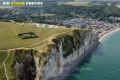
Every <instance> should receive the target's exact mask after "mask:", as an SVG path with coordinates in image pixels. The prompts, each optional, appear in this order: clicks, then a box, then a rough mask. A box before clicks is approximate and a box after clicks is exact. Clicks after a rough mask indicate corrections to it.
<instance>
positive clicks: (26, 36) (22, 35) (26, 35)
mask: <svg viewBox="0 0 120 80" xmlns="http://www.w3.org/2000/svg"><path fill="white" fill-rule="evenodd" d="M18 36H19V37H20V38H21V39H29V38H37V37H39V36H37V35H36V34H35V33H33V32H28V33H20V34H18Z"/></svg>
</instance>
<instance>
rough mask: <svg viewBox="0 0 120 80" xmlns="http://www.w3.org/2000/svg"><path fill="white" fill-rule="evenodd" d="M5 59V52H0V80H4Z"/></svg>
mask: <svg viewBox="0 0 120 80" xmlns="http://www.w3.org/2000/svg"><path fill="white" fill-rule="evenodd" d="M6 57H7V52H0V80H6V76H5V72H4V66H3V61H4V60H5V58H6Z"/></svg>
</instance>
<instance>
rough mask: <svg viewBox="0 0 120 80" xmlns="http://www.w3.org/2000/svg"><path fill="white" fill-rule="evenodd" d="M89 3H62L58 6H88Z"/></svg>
mask: <svg viewBox="0 0 120 80" xmlns="http://www.w3.org/2000/svg"><path fill="white" fill-rule="evenodd" d="M88 3H89V2H61V3H59V4H58V5H62V4H65V5H73V6H87V5H88Z"/></svg>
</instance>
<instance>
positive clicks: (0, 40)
mask: <svg viewBox="0 0 120 80" xmlns="http://www.w3.org/2000/svg"><path fill="white" fill-rule="evenodd" d="M66 30H68V29H66V28H62V30H61V28H47V27H46V28H43V27H36V26H35V25H34V24H31V25H29V24H25V25H24V26H21V23H12V22H0V45H1V46H0V49H10V48H19V47H24V46H29V45H32V44H34V43H37V42H40V41H42V40H44V39H46V38H47V37H49V36H51V35H54V34H57V33H61V32H64V31H66ZM26 32H33V33H35V34H36V35H38V36H39V37H38V38H34V39H26V40H22V39H20V38H19V37H18V36H17V35H18V34H19V33H26Z"/></svg>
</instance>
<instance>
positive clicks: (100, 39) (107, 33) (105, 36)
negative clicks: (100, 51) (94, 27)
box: [99, 29, 120, 42]
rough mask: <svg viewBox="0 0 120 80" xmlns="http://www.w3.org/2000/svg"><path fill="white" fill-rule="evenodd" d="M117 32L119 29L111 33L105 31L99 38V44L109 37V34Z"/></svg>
mask: <svg viewBox="0 0 120 80" xmlns="http://www.w3.org/2000/svg"><path fill="white" fill-rule="evenodd" d="M117 31H120V29H115V30H113V31H106V33H105V34H103V35H102V36H101V37H100V38H99V42H103V41H104V40H105V39H106V38H107V37H109V36H110V35H111V34H113V33H114V32H117Z"/></svg>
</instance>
